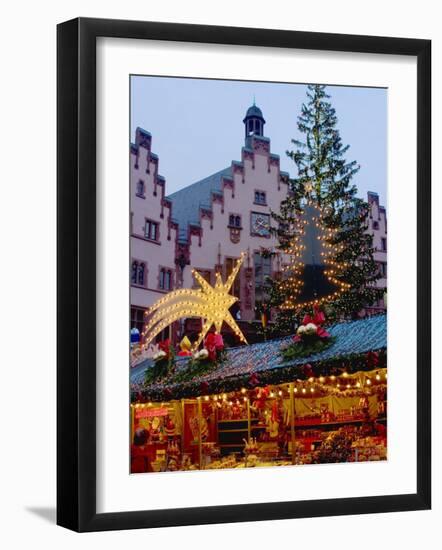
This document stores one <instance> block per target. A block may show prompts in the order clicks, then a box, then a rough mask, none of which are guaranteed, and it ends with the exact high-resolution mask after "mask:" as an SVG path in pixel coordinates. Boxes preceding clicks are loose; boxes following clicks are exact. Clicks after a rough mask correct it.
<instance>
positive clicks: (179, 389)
mask: <svg viewBox="0 0 442 550" xmlns="http://www.w3.org/2000/svg"><path fill="white" fill-rule="evenodd" d="M328 331H329V332H330V334H331V336H332V337H333V338H334V342H333V344H332V345H331V346H330V347H329V348H327V349H326V350H324V351H322V352H320V353H315V354H313V355H310V356H308V357H299V358H296V359H293V360H290V361H284V360H283V358H282V356H281V348H282V347H284V345H285V344H289V343H290V342H291V340H292V338H291V337H286V338H281V339H276V340H270V341H267V342H261V343H257V344H252V345H250V346H241V347H235V348H230V349H228V350H227V357H226V359H225V361H223V362H222V363H221V364H220V365H219V366H218V367H217V368H216V369H215V370H212V371H211V372H208V373H204V374H202V375H199V376H195V378H192V379H191V380H188V381H186V382H180V383H174V382H173V376H172V377H170V378H169V379H168V380H167V381H165V382H159V383H154V384H149V385H146V386H145V385H144V384H143V381H144V373H145V371H146V369H149V368H150V367H151V366H152V363H153V362H152V361H151V360H145V361H143V362H142V363H140V364H139V365H137V366H136V367H134V368H133V369H132V372H131V398H132V401H140V400H149V399H151V400H171V399H180V398H186V397H187V398H191V397H197V396H198V395H203V394H209V393H219V392H222V391H234V390H238V389H240V388H242V387H249V388H250V387H253V386H257V385H267V384H280V383H285V382H291V381H292V380H293V379H305V378H308V377H309V376H310V375H311V374H313V375H314V376H319V375H330V374H334V373H336V374H340V373H342V372H343V371H344V370H345V371H347V372H348V373H354V372H359V371H370V370H373V369H375V368H381V367H385V366H386V346H387V318H386V315H385V314H382V315H378V316H374V317H369V318H366V319H361V320H357V321H350V322H342V323H336V324H334V325H332V326H331V327H329V328H328ZM370 352H376V353H377V354H378V356H377V358H376V360H375V361H373V360H372V359H371V358H370V357H371V356H370V355H367V354H370ZM186 363H187V359H179V360H178V361H177V368H178V369H180V368H184V367H185V364H186ZM306 366H308V369H306ZM252 375H254V376H253V377H252Z"/></svg>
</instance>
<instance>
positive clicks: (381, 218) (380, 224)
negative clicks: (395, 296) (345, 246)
mask: <svg viewBox="0 0 442 550" xmlns="http://www.w3.org/2000/svg"><path fill="white" fill-rule="evenodd" d="M367 201H368V204H369V205H370V213H369V217H368V233H370V234H371V235H372V236H373V247H374V249H375V252H374V254H373V256H374V259H375V261H376V263H377V264H378V268H379V274H380V275H381V278H380V279H379V280H378V281H377V283H376V286H377V287H378V288H382V289H384V290H385V292H386V291H387V213H386V210H385V207H384V206H381V205H380V204H379V195H378V194H377V193H373V192H372V191H369V192H368V197H367ZM366 309H367V312H368V313H377V312H379V311H384V310H385V309H386V304H385V303H384V299H381V300H379V301H378V302H377V303H376V304H373V306H370V307H367V308H366Z"/></svg>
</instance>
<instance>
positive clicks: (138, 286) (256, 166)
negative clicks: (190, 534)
mask: <svg viewBox="0 0 442 550" xmlns="http://www.w3.org/2000/svg"><path fill="white" fill-rule="evenodd" d="M243 122H244V126H245V143H244V147H242V149H241V150H240V158H241V161H232V162H231V163H230V165H229V166H228V167H226V168H224V169H223V170H220V171H218V172H216V173H214V174H212V175H211V176H208V177H207V178H205V179H203V180H201V181H199V182H196V183H194V184H192V185H189V186H187V187H185V188H184V189H182V190H180V191H178V192H176V193H173V194H172V195H170V196H166V192H165V191H166V189H165V187H166V182H165V180H164V178H163V177H161V176H160V175H159V174H158V164H159V163H158V157H157V156H156V155H155V154H153V153H152V150H151V146H152V137H151V135H150V134H149V133H148V132H146V131H144V130H142V129H140V128H138V129H137V131H136V138H135V143H134V144H132V145H131V182H130V185H131V256H132V259H131V326H132V327H137V328H139V329H141V327H142V322H143V311H144V310H145V309H146V308H147V307H148V306H149V305H151V304H152V303H153V302H154V301H156V300H157V299H158V298H159V297H160V296H161V295H162V294H164V293H166V292H168V291H169V290H172V289H173V288H180V287H193V286H194V281H193V277H192V274H191V269H192V268H194V269H197V270H198V271H199V272H200V273H201V274H202V275H203V276H204V277H205V278H207V280H209V281H210V282H211V283H212V284H213V283H214V282H215V272H216V271H219V272H220V273H221V274H222V275H223V278H225V277H227V276H228V274H229V273H230V270H231V269H232V267H233V265H234V263H235V260H236V259H237V258H238V257H239V256H240V253H241V252H246V254H247V257H246V260H245V262H244V264H243V267H242V269H241V272H240V274H239V276H238V277H237V281H236V283H235V285H234V288H233V293H234V294H235V295H236V296H237V297H238V298H239V302H238V304H237V309H236V310H235V311H234V312H233V313H234V315H235V316H236V318H237V319H241V320H243V321H250V320H254V319H255V318H257V317H259V316H258V315H257V313H256V310H255V308H256V306H257V305H259V302H260V299H261V297H264V293H265V291H264V289H262V285H263V284H264V282H265V278H266V277H267V276H270V277H277V276H278V275H279V273H280V271H281V266H282V262H283V258H282V257H281V256H280V255H276V256H273V257H269V258H263V256H262V255H261V254H260V252H262V250H263V249H274V247H275V246H276V245H277V240H276V238H275V237H274V236H273V235H271V233H270V232H269V224H270V223H271V216H270V212H271V211H272V210H273V211H278V210H279V208H280V203H281V201H283V200H284V199H285V198H286V196H287V192H288V181H289V175H288V174H287V173H285V172H281V170H280V162H279V157H278V155H275V154H273V153H271V150H270V140H269V139H268V138H266V137H264V135H263V133H264V124H265V120H264V118H263V115H262V113H261V111H260V109H259V108H258V107H256V106H255V105H253V106H252V107H250V108H249V110H248V111H247V114H246V117H245V118H244V121H243ZM368 200H369V203H370V205H371V216H370V229H369V230H370V233H372V234H373V235H374V245H375V246H376V261H378V262H379V265H380V269H382V270H385V276H386V214H385V208H383V207H382V206H379V199H378V196H377V195H376V194H375V193H369V196H368ZM273 223H274V222H273ZM379 286H381V287H382V288H385V287H386V278H383V279H381V280H380V281H379ZM383 307H384V304H383V303H379V304H377V305H376V308H383ZM176 328H177V329H178V328H179V327H176ZM176 336H178V334H177V335H176Z"/></svg>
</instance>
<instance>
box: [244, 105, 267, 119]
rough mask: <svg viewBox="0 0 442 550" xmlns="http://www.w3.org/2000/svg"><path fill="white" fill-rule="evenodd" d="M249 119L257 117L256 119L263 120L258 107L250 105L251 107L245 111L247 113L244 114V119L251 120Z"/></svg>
mask: <svg viewBox="0 0 442 550" xmlns="http://www.w3.org/2000/svg"><path fill="white" fill-rule="evenodd" d="M251 117H258V118H262V119H263V120H264V117H263V115H262V111H261V109H260V108H259V107H257V106H256V105H252V106H251V107H249V108H248V109H247V113H246V117H245V118H251ZM244 120H245V119H244Z"/></svg>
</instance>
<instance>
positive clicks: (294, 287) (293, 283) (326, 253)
mask: <svg viewBox="0 0 442 550" xmlns="http://www.w3.org/2000/svg"><path fill="white" fill-rule="evenodd" d="M306 205H307V206H309V207H312V208H314V209H315V210H316V211H317V215H316V216H312V219H311V223H314V224H315V227H316V228H317V229H319V230H320V232H321V234H320V235H318V236H317V239H318V240H319V241H321V245H322V251H321V257H322V259H323V261H324V264H325V265H326V266H327V269H326V270H324V275H325V276H326V277H327V279H328V280H329V282H330V283H332V284H333V285H335V286H336V287H337V290H336V291H335V292H332V293H330V294H329V295H328V296H324V297H322V298H317V299H314V300H308V301H305V302H302V303H299V302H298V301H297V299H298V297H299V295H300V294H301V291H302V287H303V284H304V282H303V280H302V278H301V274H302V267H303V263H302V261H301V260H300V258H301V257H302V251H303V250H305V248H306V247H305V245H304V244H302V237H303V236H304V235H305V226H306V224H307V223H308V221H307V220H306V219H304V218H303V217H302V215H301V217H300V218H298V219H297V220H295V221H294V236H293V238H292V240H291V242H290V246H289V247H288V249H287V250H286V253H288V254H289V255H290V258H291V262H290V263H289V264H288V265H286V266H284V267H283V269H282V271H283V272H284V274H285V277H284V278H283V279H282V281H281V282H280V283H279V285H278V288H279V290H280V291H281V292H285V293H286V292H289V293H290V294H289V295H288V296H287V297H286V299H285V301H284V302H283V304H282V305H281V306H280V308H281V309H284V310H290V309H301V308H306V307H311V306H315V305H316V306H319V305H321V304H324V303H327V302H330V301H331V300H334V299H336V298H338V297H339V295H340V294H342V293H343V292H348V290H349V289H350V288H351V285H350V284H349V283H346V282H344V281H343V280H341V279H339V278H338V277H339V276H340V275H341V274H342V272H343V270H344V268H345V267H346V266H347V264H346V263H345V262H338V261H337V260H336V259H335V258H336V255H337V254H338V253H340V252H342V250H343V245H342V244H331V240H332V239H333V238H334V237H335V236H336V233H337V231H338V230H337V229H336V228H331V227H326V226H325V224H324V221H323V215H322V211H321V209H320V207H319V205H318V204H317V203H316V202H314V201H312V200H308V201H307V203H306ZM304 212H305V210H304Z"/></svg>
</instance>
